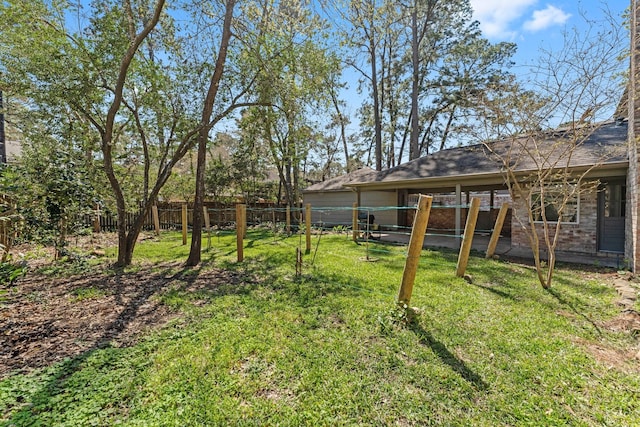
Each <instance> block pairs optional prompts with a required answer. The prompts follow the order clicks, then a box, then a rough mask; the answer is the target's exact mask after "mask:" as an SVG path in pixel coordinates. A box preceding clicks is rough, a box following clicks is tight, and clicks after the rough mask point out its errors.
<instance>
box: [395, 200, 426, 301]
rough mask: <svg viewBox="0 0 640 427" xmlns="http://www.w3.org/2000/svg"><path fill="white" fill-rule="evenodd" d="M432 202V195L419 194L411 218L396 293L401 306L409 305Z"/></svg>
mask: <svg viewBox="0 0 640 427" xmlns="http://www.w3.org/2000/svg"><path fill="white" fill-rule="evenodd" d="M432 202H433V197H432V196H425V195H422V194H421V195H420V197H419V198H418V212H417V213H416V216H415V217H414V219H413V228H412V230H411V239H410V240H409V250H408V254H407V259H406V261H405V264H404V271H403V272H402V283H401V284H400V292H399V293H398V304H399V305H402V306H404V305H406V306H407V307H409V302H410V300H411V293H412V292H413V283H414V281H415V279H416V272H417V271H418V262H419V261H420V253H421V252H422V245H423V243H424V235H425V233H426V232H427V224H428V223H429V214H430V213H431V203H432Z"/></svg>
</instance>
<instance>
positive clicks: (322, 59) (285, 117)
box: [239, 0, 339, 206]
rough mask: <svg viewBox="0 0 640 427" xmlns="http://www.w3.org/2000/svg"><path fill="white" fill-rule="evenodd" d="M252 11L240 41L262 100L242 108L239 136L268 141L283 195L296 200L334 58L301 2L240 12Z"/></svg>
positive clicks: (325, 105)
mask: <svg viewBox="0 0 640 427" xmlns="http://www.w3.org/2000/svg"><path fill="white" fill-rule="evenodd" d="M258 12H259V13H258ZM252 13H253V14H255V19H254V20H253V22H256V23H257V30H256V31H253V32H252V33H251V38H250V39H248V40H247V41H246V42H245V44H246V45H248V46H251V47H252V49H251V50H250V55H251V58H252V59H251V62H250V63H248V64H247V65H248V66H254V67H256V69H257V70H258V73H257V76H258V77H257V79H256V88H255V90H256V95H257V97H258V100H259V101H260V102H261V103H262V106H260V107H253V108H249V109H247V110H246V111H245V112H244V114H243V116H242V118H241V120H240V122H239V128H240V131H241V138H246V139H251V140H258V141H260V142H261V143H262V144H264V146H266V147H268V149H269V153H270V155H271V161H272V162H273V164H274V165H275V167H276V169H277V171H278V176H279V179H280V184H281V186H282V189H283V192H284V196H285V199H286V200H287V203H288V204H289V205H290V206H296V205H297V204H298V203H299V200H300V190H301V186H300V181H301V178H302V172H303V169H304V164H305V162H306V160H307V158H308V156H309V152H310V150H311V148H312V147H313V146H314V142H315V141H316V140H318V138H319V137H320V136H319V132H318V131H316V128H317V127H318V126H317V121H318V119H317V118H318V117H320V116H322V115H323V114H324V112H326V111H327V110H329V109H330V108H331V102H332V101H331V99H332V98H331V90H328V89H327V87H335V86H336V85H337V83H336V82H335V79H336V78H337V76H338V74H339V73H338V72H337V70H339V62H338V60H337V58H336V57H335V56H334V55H331V54H329V53H328V49H327V47H326V46H325V45H324V40H325V39H326V37H325V33H324V31H325V29H326V26H325V23H324V22H322V21H321V20H320V19H319V18H318V16H317V15H315V14H314V13H313V12H312V11H311V10H310V9H309V8H308V7H307V6H306V5H305V4H304V3H302V2H299V1H296V0H289V1H280V2H274V1H271V0H269V1H265V3H264V4H263V5H262V7H261V9H260V11H255V10H254V11H246V13H245V14H246V15H249V16H251V14H252ZM334 95H335V89H334Z"/></svg>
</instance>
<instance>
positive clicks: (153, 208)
mask: <svg viewBox="0 0 640 427" xmlns="http://www.w3.org/2000/svg"><path fill="white" fill-rule="evenodd" d="M151 216H152V217H153V228H154V229H155V230H156V236H159V235H160V215H159V214H158V205H156V204H154V205H153V206H151Z"/></svg>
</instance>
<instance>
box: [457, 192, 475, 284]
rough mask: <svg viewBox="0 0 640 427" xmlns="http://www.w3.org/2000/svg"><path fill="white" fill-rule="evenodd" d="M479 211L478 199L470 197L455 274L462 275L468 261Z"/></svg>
mask: <svg viewBox="0 0 640 427" xmlns="http://www.w3.org/2000/svg"><path fill="white" fill-rule="evenodd" d="M479 211H480V199H478V198H477V197H474V198H472V199H471V208H470V209H469V212H468V213H467V224H466V225H465V227H464V236H463V237H462V246H461V247H460V254H459V255H458V266H457V268H456V276H458V277H463V276H464V272H465V271H466V270H467V263H468V262H469V254H470V253H471V243H473V233H474V232H475V231H476V222H477V220H478V212H479Z"/></svg>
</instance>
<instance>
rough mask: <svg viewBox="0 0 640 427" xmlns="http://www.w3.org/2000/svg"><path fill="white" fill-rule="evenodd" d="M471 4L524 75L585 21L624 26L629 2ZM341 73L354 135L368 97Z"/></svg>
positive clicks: (351, 74)
mask: <svg viewBox="0 0 640 427" xmlns="http://www.w3.org/2000/svg"><path fill="white" fill-rule="evenodd" d="M470 3H471V6H472V8H473V10H474V16H473V18H474V19H475V20H477V21H478V22H479V23H480V28H481V30H482V34H483V36H484V37H486V38H487V39H488V40H489V41H490V42H492V43H499V42H503V41H506V42H512V43H516V45H517V46H518V47H517V51H516V54H515V55H514V56H513V58H512V60H513V62H514V66H513V68H511V69H510V71H511V72H512V73H514V74H516V75H521V76H525V75H526V74H528V73H529V72H530V69H531V64H536V63H537V62H538V61H539V58H540V57H541V56H542V55H541V49H545V50H547V51H549V50H550V51H558V50H560V48H561V47H562V44H563V40H564V39H563V33H564V32H565V31H570V30H572V29H574V28H575V29H577V30H578V31H586V30H587V27H588V24H587V20H592V21H595V22H599V21H602V20H603V19H604V17H605V16H606V13H610V15H611V16H612V17H614V18H616V19H617V20H618V22H619V23H620V25H623V17H622V15H623V14H624V13H625V11H626V9H627V8H628V7H629V4H630V0H582V1H575V0H546V1H545V0H470ZM607 9H608V10H609V12H606V10H607ZM344 73H345V75H344V76H345V78H346V81H347V84H348V86H347V88H345V89H344V90H343V91H342V98H343V99H344V100H345V101H346V108H345V109H344V111H343V112H344V113H346V114H347V115H349V116H350V118H351V123H350V125H349V126H348V127H349V132H352V133H354V132H356V133H357V132H358V122H359V119H358V117H357V110H358V107H359V106H360V105H361V103H362V98H363V97H365V96H367V95H366V94H360V93H358V91H357V89H356V88H357V80H358V77H359V75H358V74H357V73H356V72H355V71H354V70H352V69H349V68H346V69H345V70H344Z"/></svg>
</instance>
